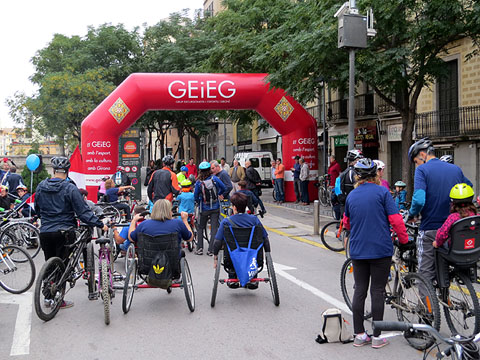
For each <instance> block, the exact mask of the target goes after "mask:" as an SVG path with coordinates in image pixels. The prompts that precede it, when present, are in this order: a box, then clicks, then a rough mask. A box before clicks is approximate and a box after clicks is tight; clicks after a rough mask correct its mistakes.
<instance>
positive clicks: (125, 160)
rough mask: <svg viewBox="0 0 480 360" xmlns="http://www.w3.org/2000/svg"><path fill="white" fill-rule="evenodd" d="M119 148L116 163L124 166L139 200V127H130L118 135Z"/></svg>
mask: <svg viewBox="0 0 480 360" xmlns="http://www.w3.org/2000/svg"><path fill="white" fill-rule="evenodd" d="M119 150H120V151H119V161H118V163H119V164H120V166H123V167H124V168H125V172H126V173H127V176H128V177H129V178H130V181H131V182H132V185H133V186H134V187H135V193H134V197H135V199H136V200H140V199H141V198H142V186H141V185H142V182H141V179H140V168H141V167H142V158H141V155H140V129H139V128H130V129H128V130H127V131H125V132H124V133H123V134H122V136H120V139H119Z"/></svg>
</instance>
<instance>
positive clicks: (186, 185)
mask: <svg viewBox="0 0 480 360" xmlns="http://www.w3.org/2000/svg"><path fill="white" fill-rule="evenodd" d="M180 186H181V187H189V186H192V182H191V181H190V180H188V179H185V180H183V181H182V182H181V183H180Z"/></svg>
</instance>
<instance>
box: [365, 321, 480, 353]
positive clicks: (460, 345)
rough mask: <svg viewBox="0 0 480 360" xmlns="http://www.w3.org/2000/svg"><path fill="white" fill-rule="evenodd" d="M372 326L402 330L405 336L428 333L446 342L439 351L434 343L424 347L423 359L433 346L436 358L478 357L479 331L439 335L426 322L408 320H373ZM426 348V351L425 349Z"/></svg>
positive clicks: (389, 329) (387, 329) (379, 328)
mask: <svg viewBox="0 0 480 360" xmlns="http://www.w3.org/2000/svg"><path fill="white" fill-rule="evenodd" d="M373 328H374V329H377V330H380V331H403V332H404V333H407V336H408V337H410V336H412V337H415V336H418V333H428V334H431V335H433V337H434V338H435V339H438V340H440V341H441V342H443V343H445V344H447V345H448V346H447V347H446V348H445V349H443V350H441V351H440V347H439V346H438V344H436V343H435V345H434V346H432V347H430V349H428V348H426V349H424V354H423V360H426V359H427V357H428V355H429V354H430V352H431V351H432V350H433V349H434V348H438V350H439V351H438V353H437V359H443V358H445V357H450V359H453V360H471V359H479V358H480V357H479V348H478V345H477V343H479V342H480V333H479V334H476V335H475V336H471V337H468V338H464V337H462V336H460V335H454V336H451V337H448V338H445V337H443V336H442V335H440V333H439V332H438V330H437V329H435V328H433V327H432V326H430V325H427V324H412V323H409V322H401V321H399V322H397V321H374V322H373ZM427 350H428V351H427Z"/></svg>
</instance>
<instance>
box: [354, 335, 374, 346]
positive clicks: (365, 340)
mask: <svg viewBox="0 0 480 360" xmlns="http://www.w3.org/2000/svg"><path fill="white" fill-rule="evenodd" d="M371 342H372V338H371V337H370V336H369V335H368V334H367V333H363V334H362V335H357V336H355V340H354V341H353V346H363V345H366V344H370V343H371Z"/></svg>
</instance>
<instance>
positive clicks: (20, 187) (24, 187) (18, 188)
mask: <svg viewBox="0 0 480 360" xmlns="http://www.w3.org/2000/svg"><path fill="white" fill-rule="evenodd" d="M20 189H22V190H25V191H27V187H26V186H25V185H22V184H20V185H18V186H17V188H16V189H15V190H20Z"/></svg>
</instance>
